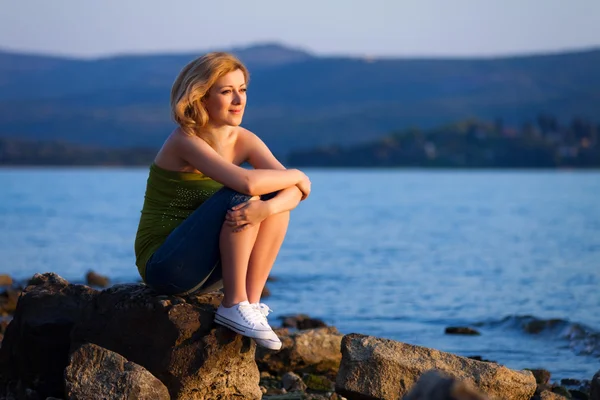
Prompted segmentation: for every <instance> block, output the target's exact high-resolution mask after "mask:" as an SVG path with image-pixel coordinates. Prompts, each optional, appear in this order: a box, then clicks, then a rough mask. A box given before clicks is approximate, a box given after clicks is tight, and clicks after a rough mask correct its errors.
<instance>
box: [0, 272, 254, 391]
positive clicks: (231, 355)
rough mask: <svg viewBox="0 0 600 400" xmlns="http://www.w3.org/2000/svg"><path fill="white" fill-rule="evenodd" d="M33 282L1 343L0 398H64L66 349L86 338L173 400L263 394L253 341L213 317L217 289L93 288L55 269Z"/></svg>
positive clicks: (75, 345) (36, 277)
mask: <svg viewBox="0 0 600 400" xmlns="http://www.w3.org/2000/svg"><path fill="white" fill-rule="evenodd" d="M31 283H32V285H30V286H28V287H27V288H25V290H24V291H23V294H22V296H21V298H20V300H19V303H18V305H17V310H16V313H15V316H14V319H13V321H12V322H11V323H10V324H9V326H8V328H7V330H6V334H5V337H4V341H3V345H2V347H1V348H0V398H2V392H1V390H3V388H8V389H9V390H12V391H13V392H14V391H15V390H17V388H32V389H34V390H36V391H37V392H39V394H40V397H41V398H46V397H50V396H52V397H59V398H64V379H63V372H64V370H65V368H66V367H67V363H68V356H69V350H70V348H73V349H74V348H76V347H78V346H79V345H81V344H85V343H95V344H96V345H98V346H101V347H103V348H105V349H107V350H110V351H113V352H115V353H118V354H120V355H121V356H123V357H125V358H126V359H127V360H129V361H131V362H133V363H136V364H138V365H140V366H142V367H144V368H145V369H146V370H148V371H149V372H150V373H151V374H152V375H154V376H155V377H156V378H158V379H159V380H160V381H161V382H162V383H163V384H164V385H165V386H166V387H167V389H168V390H169V393H170V395H171V398H173V399H174V400H175V399H205V398H208V397H210V396H214V397H219V396H220V397H221V398H230V397H236V396H237V397H240V398H245V399H259V398H261V396H262V393H261V391H260V388H259V386H258V382H259V373H258V368H257V367H256V363H255V362H254V356H255V354H254V352H255V344H254V342H253V341H252V340H250V339H248V338H242V337H241V336H239V335H237V334H234V333H233V332H231V331H229V330H227V329H225V328H221V327H217V325H216V324H215V323H214V312H215V309H216V306H217V305H218V304H219V303H220V301H221V298H222V295H221V294H219V293H209V294H205V295H200V296H195V295H190V296H185V297H182V296H157V295H156V293H154V292H153V291H152V290H150V289H149V288H148V287H146V286H145V285H137V284H133V285H115V286H112V287H111V288H109V289H105V290H102V291H97V290H94V289H92V288H90V287H88V286H85V285H72V284H69V283H68V282H67V281H65V280H64V279H62V278H61V277H59V276H58V275H56V274H43V275H40V274H36V275H35V276H34V278H32V280H31ZM19 390H21V392H22V390H23V389H19ZM16 397H18V396H16ZM18 398H19V397H18Z"/></svg>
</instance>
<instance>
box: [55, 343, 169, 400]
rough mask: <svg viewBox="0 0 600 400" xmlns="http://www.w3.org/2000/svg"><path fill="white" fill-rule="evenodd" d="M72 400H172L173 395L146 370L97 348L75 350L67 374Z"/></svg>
mask: <svg viewBox="0 0 600 400" xmlns="http://www.w3.org/2000/svg"><path fill="white" fill-rule="evenodd" d="M65 382H66V392H67V393H66V395H67V397H68V398H69V399H73V400H75V399H81V400H84V399H93V398H102V399H107V400H112V399H114V400H120V399H129V398H135V399H148V400H151V399H157V400H163V399H165V400H168V399H170V396H169V391H168V390H167V388H166V386H165V385H163V384H162V382H161V381H159V380H158V379H156V378H155V377H154V376H153V375H152V374H151V373H150V372H148V371H147V370H146V369H144V368H143V367H141V366H139V365H137V364H135V363H132V362H130V361H127V359H125V358H124V357H122V356H120V355H119V354H117V353H114V352H112V351H110V350H106V349H104V348H102V347H100V346H96V345H95V344H84V345H83V346H80V347H79V348H78V349H77V350H75V351H74V352H73V353H72V354H71V356H70V358H69V365H68V366H67V368H66V370H65Z"/></svg>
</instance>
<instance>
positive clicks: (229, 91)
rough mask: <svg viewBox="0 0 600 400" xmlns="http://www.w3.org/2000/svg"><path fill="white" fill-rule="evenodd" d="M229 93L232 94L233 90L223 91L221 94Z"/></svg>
mask: <svg viewBox="0 0 600 400" xmlns="http://www.w3.org/2000/svg"><path fill="white" fill-rule="evenodd" d="M229 93H231V90H223V91H222V92H221V94H229Z"/></svg>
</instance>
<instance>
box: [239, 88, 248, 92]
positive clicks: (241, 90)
mask: <svg viewBox="0 0 600 400" xmlns="http://www.w3.org/2000/svg"><path fill="white" fill-rule="evenodd" d="M247 91H248V89H246V88H243V89H240V92H242V93H246V92H247Z"/></svg>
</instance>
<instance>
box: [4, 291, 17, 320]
mask: <svg viewBox="0 0 600 400" xmlns="http://www.w3.org/2000/svg"><path fill="white" fill-rule="evenodd" d="M20 295H21V291H19V290H15V289H12V288H9V289H6V290H4V291H3V292H0V316H2V315H3V316H6V315H12V314H14V312H15V310H16V309H17V302H18V301H19V296H20Z"/></svg>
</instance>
